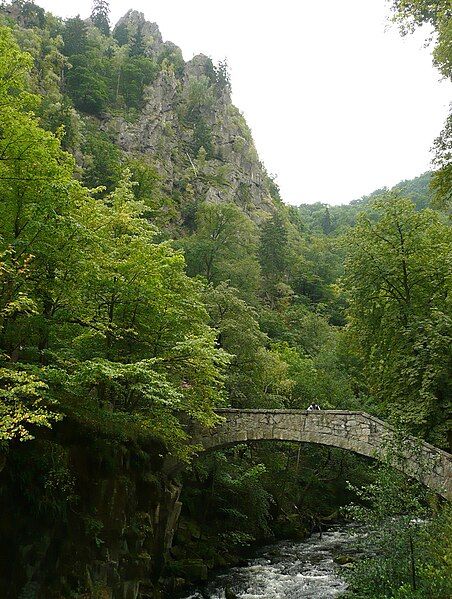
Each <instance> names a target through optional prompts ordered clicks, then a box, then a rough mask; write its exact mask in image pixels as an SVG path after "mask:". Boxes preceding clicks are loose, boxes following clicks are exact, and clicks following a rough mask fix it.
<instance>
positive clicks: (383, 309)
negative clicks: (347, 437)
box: [344, 196, 452, 444]
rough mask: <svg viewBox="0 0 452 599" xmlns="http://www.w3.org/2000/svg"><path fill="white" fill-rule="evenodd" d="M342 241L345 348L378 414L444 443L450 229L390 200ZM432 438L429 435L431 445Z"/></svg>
mask: <svg viewBox="0 0 452 599" xmlns="http://www.w3.org/2000/svg"><path fill="white" fill-rule="evenodd" d="M373 209H374V210H375V212H376V216H377V219H378V220H376V221H373V220H371V219H370V218H369V217H368V216H364V215H363V216H362V217H361V218H360V220H359V223H358V225H357V226H356V227H355V229H354V230H353V231H352V232H351V233H350V235H349V236H348V239H347V248H348V257H347V275H346V278H345V279H344V285H345V287H346V289H347V293H348V295H349V301H350V309H349V318H350V329H349V338H350V342H351V343H354V344H356V351H357V352H358V354H359V355H360V356H361V358H362V360H363V365H364V369H365V372H366V374H367V383H368V389H369V392H370V394H371V395H372V396H373V397H374V398H375V400H376V402H377V403H378V405H379V410H380V412H381V413H383V414H386V415H389V416H390V417H392V418H396V419H398V420H400V421H401V422H403V423H404V424H405V426H408V427H411V429H412V430H413V431H415V432H417V433H423V434H426V433H427V431H429V438H433V439H434V441H435V442H437V443H439V442H440V443H442V444H444V443H445V438H444V435H445V426H446V424H445V423H446V414H447V412H448V399H447V398H448V397H450V381H451V371H450V367H451V363H450V353H449V348H450V340H451V335H452V329H451V321H450V316H449V315H450V313H451V307H450V283H451V281H450V264H449V259H450V246H451V237H450V229H449V228H448V227H447V226H446V225H445V224H443V222H442V221H441V219H440V217H439V216H438V214H436V213H434V212H433V211H430V210H424V211H423V212H416V210H415V207H414V205H413V204H412V202H410V201H409V200H405V199H397V198H395V197H393V196H389V197H388V198H387V199H386V200H379V201H376V202H375V203H374V204H373ZM432 435H434V436H433V437H432Z"/></svg>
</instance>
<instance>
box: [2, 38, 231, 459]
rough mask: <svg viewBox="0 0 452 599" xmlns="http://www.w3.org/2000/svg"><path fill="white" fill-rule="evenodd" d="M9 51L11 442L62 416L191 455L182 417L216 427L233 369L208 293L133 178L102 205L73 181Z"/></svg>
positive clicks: (5, 406) (5, 167) (5, 323)
mask: <svg viewBox="0 0 452 599" xmlns="http://www.w3.org/2000/svg"><path fill="white" fill-rule="evenodd" d="M0 50H1V54H2V61H1V65H2V66H1V67H0V82H1V85H0V93H2V98H1V100H2V101H1V108H0V110H1V115H2V123H3V137H2V147H1V151H2V155H3V157H4V158H5V159H4V160H3V161H2V162H1V165H0V185H1V193H2V198H3V202H2V207H1V218H0V223H1V225H0V240H1V243H2V246H1V252H2V253H1V256H2V260H1V263H0V274H1V278H2V286H1V293H0V325H1V327H0V347H1V351H2V353H1V373H2V379H1V386H2V389H3V391H2V393H1V398H0V399H1V404H0V405H1V406H2V408H1V411H2V416H3V418H2V424H3V425H4V428H2V439H4V440H12V439H16V438H22V439H29V438H30V437H31V435H32V433H33V432H34V431H35V429H36V428H38V427H39V426H46V427H48V426H49V425H50V424H51V422H52V421H54V420H55V419H58V418H60V417H61V416H62V415H64V416H66V417H68V418H70V419H71V420H72V421H76V422H78V423H79V424H80V425H82V426H85V427H90V428H92V429H93V430H95V431H96V433H97V434H101V435H105V436H110V437H113V438H120V439H123V440H127V439H135V440H140V439H149V438H158V439H160V440H161V441H163V442H165V443H167V446H168V448H169V450H170V451H171V450H172V451H175V452H177V453H179V455H181V456H186V455H187V452H188V448H187V446H186V444H185V443H183V441H184V439H185V438H186V435H185V433H184V432H183V430H182V427H181V425H180V423H179V419H178V415H179V414H180V413H183V412H185V413H187V414H189V415H190V416H191V417H193V418H195V419H198V420H201V421H202V422H204V423H205V424H209V423H212V422H213V420H214V415H213V412H212V408H213V406H214V405H215V403H216V402H218V401H219V400H220V399H221V393H220V390H221V384H222V381H221V370H222V368H223V367H224V366H225V364H226V362H227V356H226V355H225V354H224V352H221V351H219V350H216V349H215V348H214V332H213V331H212V330H211V329H210V328H209V326H208V324H207V318H208V317H207V313H206V311H205V308H204V306H203V305H202V302H201V286H200V285H199V284H198V283H197V282H195V281H192V280H190V279H189V278H188V277H187V276H186V275H185V274H184V260H183V257H182V255H180V254H178V253H177V252H175V251H174V250H172V249H171V248H170V246H169V245H168V244H165V243H163V244H162V243H157V242H155V241H154V237H155V235H156V231H155V228H154V226H153V225H151V224H150V223H149V222H148V221H147V220H145V219H144V218H142V215H143V214H145V213H146V210H147V207H146V205H145V204H144V203H143V202H142V201H140V200H137V199H136V198H135V197H134V194H133V191H132V187H133V185H132V183H131V181H130V173H129V172H127V171H126V172H125V173H124V176H123V177H122V178H121V179H120V180H119V181H118V182H117V187H116V188H115V189H114V191H113V192H112V193H111V194H109V195H108V196H106V198H105V199H104V200H100V199H98V200H95V199H93V198H92V197H91V196H90V195H89V193H88V192H87V190H86V189H84V188H83V187H82V186H81V184H80V183H78V182H76V181H75V180H74V179H73V169H74V162H73V160H72V159H71V157H70V156H69V155H68V154H65V153H64V152H63V151H62V150H61V148H60V145H59V142H58V140H57V139H56V138H55V136H54V135H52V134H51V133H48V132H46V131H44V130H43V129H41V128H40V126H39V124H38V121H37V119H36V117H35V116H34V115H33V114H32V113H31V112H27V107H28V106H31V105H32V104H33V103H36V102H37V99H36V98H34V97H32V96H30V95H29V94H27V93H26V92H25V88H24V81H25V75H26V72H27V69H28V68H29V66H30V61H29V58H28V56H27V55H25V54H23V53H21V52H20V51H19V49H18V48H17V46H16V45H15V43H14V42H13V39H12V37H11V35H10V34H9V33H8V32H7V30H6V29H1V30H0ZM99 140H100V141H103V140H102V138H101V137H100V136H98V137H95V136H94V135H93V136H92V137H91V142H97V146H96V147H95V148H93V150H92V151H93V155H95V158H96V159H97V160H99V161H100V162H99V169H100V167H101V166H103V167H106V168H107V169H108V166H109V165H108V161H107V160H103V159H102V156H99V154H102V152H101V150H102V149H103V147H106V148H107V151H112V150H116V148H115V147H114V146H113V145H111V144H110V145H108V144H106V142H104V146H102V145H101V144H100V143H99ZM88 174H89V171H88ZM107 174H108V173H107ZM118 178H119V173H118ZM100 182H102V183H107V184H108V185H111V186H113V185H114V181H113V180H111V179H110V180H108V179H107V177H105V180H104V181H93V183H95V184H97V183H100Z"/></svg>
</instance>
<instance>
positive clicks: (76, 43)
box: [62, 15, 88, 56]
mask: <svg viewBox="0 0 452 599" xmlns="http://www.w3.org/2000/svg"><path fill="white" fill-rule="evenodd" d="M62 37H63V42H64V47H63V53H64V54H65V55H66V56H73V55H74V54H84V53H85V52H86V51H87V49H88V26H87V25H86V23H85V21H83V20H82V19H81V18H80V15H77V16H76V17H74V18H73V19H67V20H66V21H65V22H64V29H63V36H62Z"/></svg>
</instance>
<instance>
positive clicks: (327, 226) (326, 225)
mask: <svg viewBox="0 0 452 599" xmlns="http://www.w3.org/2000/svg"><path fill="white" fill-rule="evenodd" d="M332 228H333V227H332V224H331V216H330V211H329V210H328V208H325V212H324V214H323V217H322V229H323V232H324V233H325V235H329V234H330V233H331V230H332Z"/></svg>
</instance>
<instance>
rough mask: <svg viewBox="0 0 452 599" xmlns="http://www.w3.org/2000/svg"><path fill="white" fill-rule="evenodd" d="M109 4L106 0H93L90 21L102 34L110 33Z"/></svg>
mask: <svg viewBox="0 0 452 599" xmlns="http://www.w3.org/2000/svg"><path fill="white" fill-rule="evenodd" d="M109 14H110V4H109V3H108V0H94V1H93V9H92V11H91V21H92V23H93V25H95V26H96V27H97V28H98V29H99V31H101V32H102V33H103V34H104V35H109V33H110V18H109Z"/></svg>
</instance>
